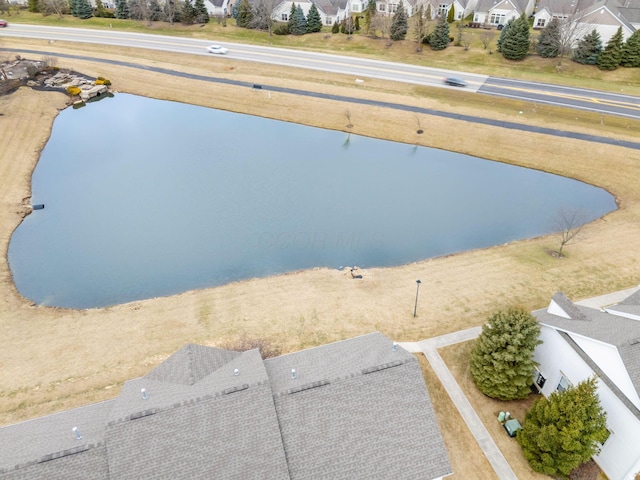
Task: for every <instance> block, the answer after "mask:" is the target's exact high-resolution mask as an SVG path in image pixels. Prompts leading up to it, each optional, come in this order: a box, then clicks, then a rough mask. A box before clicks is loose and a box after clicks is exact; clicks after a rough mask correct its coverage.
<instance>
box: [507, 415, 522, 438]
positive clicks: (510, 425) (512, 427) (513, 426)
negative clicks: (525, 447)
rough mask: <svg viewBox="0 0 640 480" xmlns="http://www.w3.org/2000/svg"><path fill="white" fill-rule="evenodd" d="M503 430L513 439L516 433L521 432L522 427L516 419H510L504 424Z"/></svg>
mask: <svg viewBox="0 0 640 480" xmlns="http://www.w3.org/2000/svg"><path fill="white" fill-rule="evenodd" d="M504 429H505V430H506V431H507V433H508V434H509V436H510V437H515V436H516V432H517V431H518V430H522V425H520V422H519V421H518V420H517V419H515V418H512V419H511V420H507V421H506V422H504Z"/></svg>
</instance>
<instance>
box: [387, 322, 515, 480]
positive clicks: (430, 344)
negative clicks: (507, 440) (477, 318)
mask: <svg viewBox="0 0 640 480" xmlns="http://www.w3.org/2000/svg"><path fill="white" fill-rule="evenodd" d="M481 331H482V328H481V327H474V328H469V329H467V330H460V331H458V332H454V333H450V334H448V335H441V336H439V337H434V338H429V339H427V340H422V341H420V342H417V343H399V344H398V345H400V346H401V347H403V348H405V349H406V350H408V351H409V352H413V353H419V352H422V353H424V355H425V357H427V360H428V361H429V363H430V364H431V367H432V368H433V370H434V371H435V373H436V375H437V376H438V379H439V380H440V382H441V383H442V385H443V386H444V388H445V390H446V391H447V393H448V394H449V397H451V400H452V401H453V403H454V405H455V406H456V408H457V409H458V411H459V412H460V415H462V419H463V420H464V421H465V423H466V424H467V426H468V427H469V430H470V431H471V433H472V434H473V436H474V438H475V439H476V441H477V442H478V445H480V448H481V449H482V451H483V452H484V454H485V456H486V457H487V460H489V463H490V464H491V466H492V467H493V469H494V471H495V472H496V475H497V476H498V478H500V480H517V479H518V477H516V474H515V473H514V472H513V470H512V469H511V466H510V465H509V463H508V462H507V460H506V458H505V457H504V455H503V454H502V452H501V451H500V449H499V448H498V446H497V445H496V443H495V442H494V441H493V438H492V437H491V434H490V433H489V431H488V430H487V429H486V427H485V426H484V424H483V423H482V420H480V417H478V414H477V413H476V412H475V410H474V409H473V407H472V406H471V404H470V403H469V400H467V397H466V396H465V394H464V392H463V391H462V389H461V388H460V386H459V385H458V383H457V382H456V380H455V378H453V375H452V374H451V372H450V371H449V369H448V368H447V365H446V364H445V363H444V360H442V357H441V356H440V354H439V353H438V350H437V349H438V348H441V347H445V346H447V345H453V344H456V343H460V342H466V341H468V340H473V339H474V338H476V337H477V336H478V335H480V332H481Z"/></svg>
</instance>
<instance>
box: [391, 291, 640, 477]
mask: <svg viewBox="0 0 640 480" xmlns="http://www.w3.org/2000/svg"><path fill="white" fill-rule="evenodd" d="M639 288H640V286H637V287H633V288H628V289H626V290H621V291H619V292H612V293H608V294H606V295H600V296H598V297H593V298H587V299H584V300H581V301H578V302H574V303H575V304H577V305H582V306H585V307H591V308H597V309H601V308H604V307H608V306H610V305H613V304H616V303H619V302H621V301H622V300H624V299H625V298H627V297H629V296H631V295H632V294H633V293H634V292H635V291H636V290H638V289H639ZM481 332H482V327H473V328H469V329H467V330H460V331H458V332H453V333H449V334H447V335H441V336H439V337H434V338H429V339H427V340H422V341H420V342H414V343H411V342H406V343H405V342H400V343H398V345H400V346H401V347H402V348H404V349H405V350H407V351H409V352H411V353H423V354H424V356H425V357H427V360H428V361H429V363H430V364H431V367H432V368H433V370H434V371H435V373H436V375H437V376H438V379H439V380H440V382H441V383H442V385H443V386H444V388H445V390H446V391H447V393H448V394H449V397H451V400H452V401H453V403H454V405H455V406H456V408H457V409H458V411H459V412H460V415H462V418H463V420H464V421H465V422H466V424H467V426H468V427H469V430H471V433H472V434H473V436H474V438H475V439H476V441H477V442H478V445H480V448H481V449H482V451H483V452H484V454H485V456H486V457H487V460H489V463H490V464H491V466H492V467H493V469H494V470H495V472H496V474H497V475H498V478H500V479H501V480H502V479H505V480H512V479H513V480H517V477H516V475H515V473H513V470H512V469H511V466H510V465H509V463H508V462H507V460H506V459H505V458H504V455H503V454H502V452H501V451H500V449H499V448H498V446H497V445H496V443H495V442H494V441H493V438H492V437H491V435H490V434H489V431H488V430H487V429H486V427H485V426H484V424H483V423H482V421H481V420H480V417H478V414H477V413H476V412H475V410H474V409H473V407H472V406H471V404H470V403H469V400H467V397H466V396H465V395H464V392H463V391H462V389H461V388H460V386H459V385H458V382H456V380H455V378H453V375H452V374H451V372H450V371H449V369H448V368H447V365H446V364H445V363H444V360H442V357H441V356H440V354H439V353H438V348H441V347H446V346H447V345H454V344H456V343H461V342H466V341H469V340H473V339H474V338H476V337H478V335H480V333H481Z"/></svg>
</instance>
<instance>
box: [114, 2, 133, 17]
mask: <svg viewBox="0 0 640 480" xmlns="http://www.w3.org/2000/svg"><path fill="white" fill-rule="evenodd" d="M129 16H130V15H129V5H127V0H116V18H129Z"/></svg>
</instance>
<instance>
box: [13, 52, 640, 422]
mask: <svg viewBox="0 0 640 480" xmlns="http://www.w3.org/2000/svg"><path fill="white" fill-rule="evenodd" d="M60 48H64V47H63V46H61V47H60ZM83 48H84V49H86V48H89V47H86V46H80V47H76V50H82V49H83ZM91 48H94V47H91ZM95 50H96V51H97V54H99V55H103V54H104V55H107V56H113V57H114V58H119V57H118V55H123V54H124V55H126V54H127V52H123V53H120V51H119V50H118V49H115V48H106V47H95ZM89 51H91V50H89ZM143 53H146V54H147V55H149V56H151V57H152V58H146V57H144V56H143ZM136 55H137V56H138V58H137V60H139V61H140V62H142V63H144V62H149V63H153V64H159V63H161V62H164V63H162V64H167V65H168V66H171V67H172V68H178V67H177V66H176V65H178V63H177V62H179V61H180V62H184V63H180V64H179V65H180V68H184V69H186V70H190V71H194V72H203V71H210V70H211V69H212V68H216V69H219V71H216V74H228V75H236V76H238V77H241V78H243V79H248V80H253V79H255V80H256V83H259V81H265V80H264V78H267V77H268V78H272V77H273V70H272V69H269V68H267V67H265V69H264V72H262V71H259V68H258V67H254V68H253V69H252V68H249V67H247V66H246V65H243V64H241V63H240V62H235V61H233V62H229V61H225V62H216V63H215V64H213V67H212V63H211V62H210V61H207V60H206V59H200V58H194V59H191V58H188V59H185V58H183V57H181V56H177V55H175V54H167V55H165V56H162V58H159V56H158V54H157V53H156V52H154V53H149V52H136ZM172 62H176V63H172ZM231 64H233V65H234V68H233V69H230V68H229V65H231ZM236 64H237V65H236ZM68 67H69V68H72V69H73V70H76V71H81V72H84V73H86V74H87V75H91V76H95V77H97V76H103V77H105V78H109V79H110V80H111V81H112V83H113V85H114V88H115V89H116V90H119V91H121V92H124V93H132V94H136V95H143V96H149V97H152V98H158V99H164V100H172V101H182V102H187V103H193V104H197V105H202V106H208V107H212V108H221V109H225V110H232V111H233V110H234V108H235V109H236V110H235V111H239V113H247V114H256V115H260V116H267V117H270V118H278V119H282V120H285V121H291V122H297V123H304V124H310V123H311V124H313V125H314V126H318V127H321V128H330V129H333V130H336V129H340V128H344V127H343V124H344V123H345V119H344V109H345V108H347V107H348V105H345V104H342V103H340V102H333V101H319V100H314V101H310V100H309V99H299V98H295V97H293V96H291V95H285V94H278V95H275V94H274V95H272V96H271V98H269V99H266V98H265V94H264V92H259V91H255V92H254V91H247V89H242V88H240V87H229V86H227V87H224V86H220V85H209V84H206V83H203V82H199V81H197V80H184V79H179V80H177V79H172V78H168V77H166V76H161V75H157V74H152V73H149V72H144V71H133V70H132V69H127V68H123V67H116V66H109V65H104V64H96V63H92V62H89V61H86V62H77V63H76V62H74V64H73V65H68ZM65 68H67V65H65ZM260 75H264V76H265V77H264V78H262V77H260ZM305 75H306V74H305V73H304V72H303V73H302V74H300V77H293V78H291V79H289V78H287V79H284V78H280V79H279V80H280V81H281V82H282V83H287V84H291V85H296V86H301V85H305V86H306V87H307V88H315V89H322V90H323V91H327V90H329V91H334V90H335V91H338V92H340V93H345V90H346V92H349V91H351V90H347V88H348V87H346V86H344V85H342V84H338V85H327V84H325V83H321V84H318V83H313V81H312V80H311V79H307V78H305ZM234 78H236V77H234ZM372 83H375V85H374V87H375V88H374V89H373V90H372V91H370V92H369V91H364V90H361V89H358V88H355V87H349V88H351V89H352V90H353V91H354V94H357V95H365V94H367V95H375V97H376V98H381V97H382V98H390V99H394V100H396V101H398V100H401V99H402V98H404V101H406V102H421V103H424V104H427V105H430V104H431V103H432V102H433V101H432V100H430V99H429V98H421V97H417V96H416V95H415V94H414V95H410V94H405V93H402V92H400V93H398V92H397V91H395V90H393V91H389V90H386V88H388V85H387V84H386V83H384V82H372ZM402 88H406V89H407V90H406V91H407V92H409V91H412V90H411V89H409V88H408V87H405V86H403V87H402ZM380 89H385V90H380ZM56 95H58V96H57V97H56ZM402 95H405V96H404V97H402ZM267 100H268V103H267ZM65 101H66V97H65V96H64V95H62V94H58V93H41V92H35V91H27V90H24V88H21V89H20V90H19V91H18V92H15V93H13V94H11V98H4V97H0V112H3V113H4V115H2V116H0V131H3V132H10V136H8V137H7V138H6V140H5V142H6V145H8V147H9V148H5V149H4V151H2V152H0V185H1V186H2V188H1V189H0V190H1V191H2V193H1V194H0V201H1V202H2V205H1V208H0V242H1V244H2V249H3V258H2V260H1V262H0V285H2V291H3V295H2V296H1V297H0V331H1V332H2V333H3V334H2V335H1V336H0V337H1V338H0V365H2V369H1V370H0V424H7V423H15V422H16V421H20V420H24V419H27V418H31V417H35V416H40V415H44V414H48V413H53V412H56V411H60V410H64V409H67V408H71V407H74V406H79V405H84V404H88V403H94V402H96V401H100V400H105V399H108V398H112V397H113V396H115V395H117V393H118V392H117V391H118V388H119V386H120V385H122V383H123V382H124V381H125V380H127V379H129V378H134V377H137V376H140V375H143V374H145V373H146V372H147V371H148V370H149V369H150V368H151V367H153V366H154V365H156V364H158V363H159V362H160V361H162V360H163V359H164V358H166V357H167V356H168V355H170V354H171V353H173V352H174V351H175V350H177V349H178V348H180V347H181V346H183V345H184V344H185V343H188V342H193V343H201V344H203V345H211V346H220V347H223V346H224V345H225V343H226V342H229V341H231V340H233V339H235V338H237V337H239V336H241V335H243V334H247V335H250V336H253V337H260V338H266V339H269V340H271V341H275V342H277V343H278V345H279V346H281V347H282V349H283V352H286V351H295V350H298V349H301V348H306V347H310V346H314V345H317V344H320V343H327V342H330V341H335V340H341V339H344V338H348V337H351V336H356V335H359V334H362V333H369V332H371V331H381V332H382V333H383V334H385V335H387V336H389V337H390V338H393V339H394V340H397V341H415V340H416V339H421V338H428V337H430V336H434V335H438V334H443V333H449V332H451V331H455V330H460V329H463V328H469V327H472V326H477V325H480V324H481V323H483V322H484V321H485V319H486V317H487V315H488V314H489V313H490V312H492V311H494V310H495V309H496V308H499V307H502V306H507V305H512V304H514V303H517V304H521V305H523V306H525V307H527V308H529V309H534V308H540V307H541V306H543V305H545V304H546V303H547V302H548V301H549V299H550V298H551V295H553V293H555V292H556V291H557V290H562V291H564V292H565V293H566V294H567V295H568V296H569V297H570V298H572V299H574V300H578V299H580V298H585V297H588V296H592V295H594V294H599V293H606V292H609V291H614V290H619V289H621V288H625V287H629V286H635V285H637V284H638V283H639V282H640V261H638V260H640V259H638V256H637V253H636V252H639V251H640V176H638V175H637V172H638V167H639V165H638V160H636V159H634V158H631V157H632V154H633V155H635V152H634V151H632V150H629V149H625V148H623V147H612V146H603V145H590V144H587V143H586V142H582V141H579V140H571V139H569V140H566V141H563V142H562V143H559V142H557V141H549V140H548V139H545V137H544V136H542V135H538V134H528V135H522V137H520V136H518V141H517V142H514V141H513V134H512V133H510V132H505V131H502V130H500V129H498V128H495V127H486V128H485V127H477V126H472V125H468V124H465V123H464V122H457V121H453V120H446V119H434V118H430V117H425V120H423V121H422V124H423V125H425V127H424V128H425V130H426V132H427V135H422V136H420V137H419V138H416V135H415V132H413V130H415V129H413V128H407V125H414V124H415V116H414V115H412V114H408V113H406V112H405V113H403V112H396V111H389V110H387V109H384V108H380V107H358V110H357V111H355V110H354V111H353V112H352V113H353V114H354V115H353V117H354V121H353V124H354V126H353V128H352V129H349V131H352V132H353V133H357V134H365V135H367V136H373V137H375V138H385V139H388V140H394V141H400V142H404V143H408V144H416V143H418V142H420V144H421V145H425V146H430V147H435V148H441V149H445V150H446V149H449V150H451V149H452V146H455V147H457V148H455V150H456V151H459V152H460V153H467V154H472V155H474V156H478V157H483V158H487V159H493V160H496V161H502V162H504V163H509V164H517V165H521V166H525V167H527V168H536V169H538V170H543V171H547V172H549V173H555V174H560V175H563V176H566V177H570V178H575V179H577V180H580V181H583V182H585V183H589V184H591V185H594V186H597V187H601V188H605V189H606V190H607V191H608V192H610V193H611V194H612V195H613V196H614V198H615V199H616V203H617V204H618V210H615V211H614V212H611V213H609V214H607V215H606V216H605V217H603V218H602V219H599V220H596V221H594V222H592V223H591V224H589V225H588V226H587V228H585V233H586V236H585V239H584V240H583V241H579V242H576V243H575V244H573V245H570V246H568V247H567V248H566V252H567V254H568V256H567V258H565V259H560V260H558V259H553V258H551V257H550V256H549V255H547V254H546V253H545V252H544V249H545V248H553V245H554V244H555V243H556V241H555V240H554V239H553V238H552V237H550V236H545V237H538V238H534V239H529V240H521V241H516V242H510V243H507V244H505V245H499V246H495V247H491V248H488V249H481V250H474V251H469V252H463V253H456V254H451V255H447V256H444V257H436V258H434V259H426V260H423V261H420V262H415V263H411V264H407V265H403V266H398V267H388V268H372V269H368V268H367V269H365V270H364V272H365V275H364V278H363V279H362V280H358V281H354V280H353V279H352V278H350V275H349V272H348V271H346V272H341V271H338V270H332V269H326V268H315V269H311V270H303V271H298V272H293V273H288V274H283V275H278V276H272V277H265V278H260V279H251V280H244V281H241V282H235V283H232V284H228V285H224V286H220V287H214V288H208V289H202V290H193V291H188V292H184V293H181V294H177V295H173V296H170V297H160V298H156V299H148V300H141V301H134V302H130V303H127V304H120V305H115V306H111V307H105V308H100V309H88V310H72V309H61V308H54V307H38V306H33V305H32V304H30V302H29V301H28V300H26V299H24V298H23V297H21V296H20V294H19V293H18V292H17V290H16V289H15V286H14V285H13V281H12V279H11V272H10V270H9V267H8V264H7V248H8V242H9V239H10V236H11V234H12V232H13V231H14V229H15V228H17V225H19V223H20V221H21V218H20V217H19V211H20V208H23V204H24V202H25V201H26V199H28V198H30V195H31V192H30V181H31V174H32V172H33V169H34V168H35V165H36V164H37V161H38V159H39V155H40V152H41V149H42V148H43V147H44V146H45V144H46V141H47V139H48V137H49V134H50V131H51V128H52V125H53V121H54V119H55V116H56V115H57V113H58V112H59V108H60V106H61V105H63V104H64V103H65ZM445 107H446V106H443V105H440V108H445ZM352 108H353V107H352ZM309 112H313V115H309ZM9 125H12V126H13V125H15V128H13V127H12V128H8V126H9ZM461 130H464V131H465V135H463V136H460V135H459V132H460V131H461ZM343 131H344V130H343ZM496 146H501V147H503V148H496ZM447 147H448V148H447ZM514 158H517V159H518V161H517V162H514ZM21 202H22V203H21ZM416 279H421V280H422V288H421V292H420V295H421V296H420V301H419V303H418V315H417V317H413V308H414V299H415V280H416Z"/></svg>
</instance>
